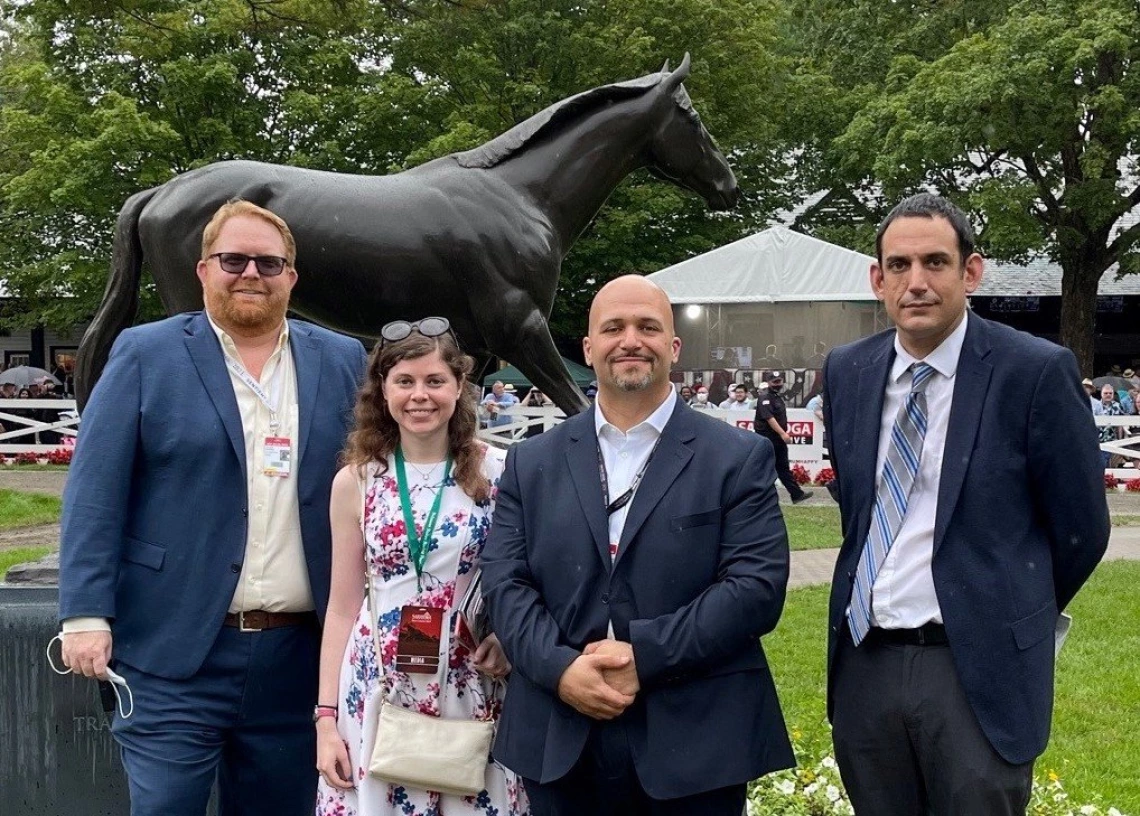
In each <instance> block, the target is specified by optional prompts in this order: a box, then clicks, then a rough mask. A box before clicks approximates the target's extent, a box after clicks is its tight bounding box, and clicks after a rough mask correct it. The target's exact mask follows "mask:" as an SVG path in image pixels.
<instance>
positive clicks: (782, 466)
mask: <svg viewBox="0 0 1140 816" xmlns="http://www.w3.org/2000/svg"><path fill="white" fill-rule="evenodd" d="M762 436H763V437H764V438H765V439H767V440H768V441H769V442H771V443H772V449H773V450H774V451H775V452H776V476H777V478H779V480H780V484H782V485H783V486H784V489H785V490H787V491H788V495H790V496H791V497H792V498H793V499H798V498H800V497H801V496H803V494H804V490H803V488H802V487H800V486H799V485H798V484H796V479H795V477H794V476H792V468H791V465H790V464H789V463H788V443H787V442H785V441H784V440H783V439H780V437H778V436H771V435H769V434H762Z"/></svg>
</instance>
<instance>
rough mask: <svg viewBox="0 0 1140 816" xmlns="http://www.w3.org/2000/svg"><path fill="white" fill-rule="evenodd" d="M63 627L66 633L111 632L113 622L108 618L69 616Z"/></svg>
mask: <svg viewBox="0 0 1140 816" xmlns="http://www.w3.org/2000/svg"><path fill="white" fill-rule="evenodd" d="M61 627H62V630H63V633H64V634H65V635H68V634H71V633H72V632H110V631H111V622H110V621H109V620H107V619H106V618H68V619H67V620H65V621H64V622H63V623H62V624H61Z"/></svg>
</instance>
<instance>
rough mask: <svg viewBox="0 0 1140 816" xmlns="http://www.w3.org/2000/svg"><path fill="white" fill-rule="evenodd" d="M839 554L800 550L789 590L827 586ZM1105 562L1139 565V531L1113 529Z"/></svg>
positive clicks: (789, 581)
mask: <svg viewBox="0 0 1140 816" xmlns="http://www.w3.org/2000/svg"><path fill="white" fill-rule="evenodd" d="M838 557H839V550H801V551H800V552H794V553H792V575H791V578H790V579H789V580H788V586H789V587H791V588H794V587H802V586H812V585H814V584H830V583H831V575H832V572H833V571H834V570H835V559H836V558H838ZM1104 560H1105V561H1121V560H1128V561H1140V527H1113V528H1112V534H1111V535H1110V536H1109V538H1108V552H1107V553H1105V556H1104Z"/></svg>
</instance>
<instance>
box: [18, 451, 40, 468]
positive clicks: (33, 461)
mask: <svg viewBox="0 0 1140 816" xmlns="http://www.w3.org/2000/svg"><path fill="white" fill-rule="evenodd" d="M39 462H40V457H39V454H38V453H33V452H32V451H24V452H23V453H17V454H16V464H17V465H38V464H39Z"/></svg>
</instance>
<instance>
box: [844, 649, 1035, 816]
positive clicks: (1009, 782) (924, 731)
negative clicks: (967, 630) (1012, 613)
mask: <svg viewBox="0 0 1140 816" xmlns="http://www.w3.org/2000/svg"><path fill="white" fill-rule="evenodd" d="M833 682H834V687H833V694H834V701H835V708H834V716H833V723H832V725H833V728H832V735H833V738H834V740H835V759H836V761H837V762H838V764H839V772H840V774H841V775H842V777H843V784H844V786H845V787H846V788H847V793H848V795H849V796H850V797H851V804H852V805H853V806H854V808H855V813H856V814H857V816H963V814H978V816H1014V814H1017V816H1023V814H1024V813H1025V809H1026V806H1027V805H1028V804H1029V795H1030V790H1031V787H1032V783H1033V763H1032V762H1027V763H1024V764H1022V765H1012V764H1010V763H1008V762H1006V761H1005V760H1004V759H1002V758H1001V756H999V755H998V753H997V752H996V751H995V750H994V749H993V747H992V746H991V745H990V743H989V740H988V739H986V736H985V734H984V733H982V729H981V727H980V726H979V725H978V721H977V718H976V717H975V716H974V712H973V710H972V709H971V708H970V704H969V702H968V701H967V700H966V695H965V692H964V691H963V690H962V686H961V684H960V683H959V682H958V674H957V671H956V670H955V668H954V660H953V658H952V656H951V654H950V647H949V646H894V645H882V644H871V643H864V644H863V645H861V646H860V647H858V648H856V647H855V644H854V643H853V642H852V641H851V635H850V633H849V632H848V631H847V629H846V627H844V631H843V634H842V635H841V638H840V643H839V646H838V649H837V653H836V661H835V678H834V681H833ZM1011 682H1016V678H1011Z"/></svg>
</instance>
